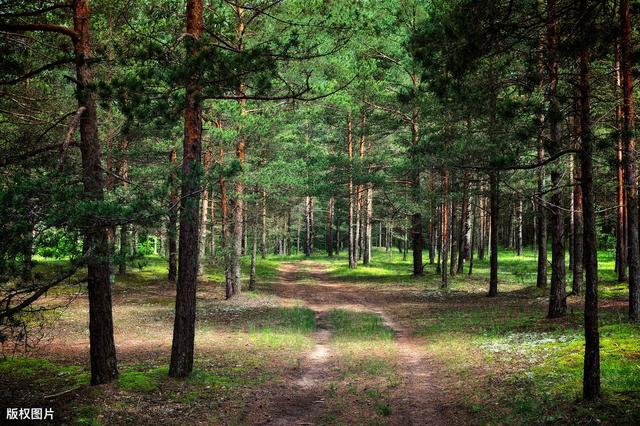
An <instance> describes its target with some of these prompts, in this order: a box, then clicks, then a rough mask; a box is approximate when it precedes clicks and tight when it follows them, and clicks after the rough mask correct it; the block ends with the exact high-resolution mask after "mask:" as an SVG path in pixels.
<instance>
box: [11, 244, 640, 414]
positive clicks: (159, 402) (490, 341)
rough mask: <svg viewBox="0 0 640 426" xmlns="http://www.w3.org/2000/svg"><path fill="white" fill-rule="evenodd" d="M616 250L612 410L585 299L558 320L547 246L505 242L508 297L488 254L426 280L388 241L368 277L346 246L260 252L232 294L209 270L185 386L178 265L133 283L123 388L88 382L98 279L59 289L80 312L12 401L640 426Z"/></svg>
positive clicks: (126, 279)
mask: <svg viewBox="0 0 640 426" xmlns="http://www.w3.org/2000/svg"><path fill="white" fill-rule="evenodd" d="M600 257H601V259H600V265H601V285H600V295H601V300H600V302H601V303H600V305H601V312H600V318H601V321H600V323H601V341H602V342H601V343H602V352H601V353H602V382H603V392H604V397H603V398H602V400H600V401H599V402H597V403H595V404H584V403H581V402H580V401H579V395H580V380H581V365H582V364H581V361H582V348H583V346H582V345H583V344H584V343H583V342H584V340H583V338H582V331H581V327H582V326H581V321H582V313H581V306H582V303H583V302H582V299H581V298H580V297H579V296H571V297H570V298H569V300H568V303H569V312H568V315H567V316H566V317H564V318H562V319H559V320H546V319H545V313H546V292H545V291H544V290H540V289H536V288H535V285H532V283H533V281H534V280H535V255H534V254H533V253H529V252H527V253H525V254H524V255H523V256H515V255H514V254H512V253H510V252H507V251H505V252H501V253H500V265H501V270H500V286H499V289H500V294H499V296H498V297H497V298H495V299H489V298H487V297H485V293H486V287H487V274H488V266H487V264H486V261H477V262H476V265H475V267H474V274H473V276H468V275H467V274H458V275H456V276H454V277H452V279H451V284H450V287H449V288H448V289H446V290H442V289H440V288H439V284H440V281H439V278H438V276H437V275H436V274H435V273H434V272H433V266H429V267H428V268H427V269H428V271H427V273H426V275H425V276H424V277H412V276H411V275H410V260H408V261H407V260H402V257H401V255H399V254H398V253H384V252H383V251H376V252H375V253H374V261H373V262H372V265H371V266H369V267H363V266H359V267H358V268H357V269H355V270H351V269H349V268H347V267H346V259H345V258H344V257H343V256H340V257H337V258H326V257H325V256H322V255H320V254H319V255H317V256H314V257H312V258H311V259H304V258H302V257H295V256H294V257H291V258H287V257H269V258H268V259H260V260H259V262H258V278H259V280H258V287H257V289H256V290H255V291H251V292H245V293H243V295H242V296H241V297H239V298H236V299H233V300H230V301H226V300H224V297H223V296H224V294H223V291H224V289H223V286H222V284H221V283H222V279H221V278H222V277H221V275H220V274H221V271H220V270H219V269H218V268H216V267H215V266H208V267H207V269H206V271H205V272H206V273H205V275H204V276H203V277H202V280H201V281H200V283H199V286H198V307H197V325H196V360H195V370H194V372H193V374H192V375H191V377H190V378H189V379H186V380H176V379H171V378H168V377H167V371H168V362H169V354H170V348H171V337H172V326H173V306H174V298H175V288H174V287H173V286H172V285H170V284H169V283H167V282H166V278H165V274H166V263H165V262H166V261H165V260H164V259H161V258H159V257H150V258H147V259H143V260H140V261H136V262H135V263H134V264H132V265H130V270H129V272H128V273H127V274H126V275H124V276H118V277H117V280H116V285H115V287H114V291H113V303H114V326H115V338H116V345H117V350H118V360H119V369H120V377H119V379H118V380H117V381H116V382H114V383H113V384H110V385H106V386H98V387H91V386H89V385H88V379H89V374H88V334H87V310H88V306H87V301H86V296H84V295H83V294H82V293H83V292H84V289H80V290H79V291H80V295H79V297H78V289H77V288H71V287H62V288H59V289H57V290H56V291H55V292H52V293H51V294H49V295H48V297H47V298H46V299H45V301H43V303H46V304H48V305H54V304H65V305H67V306H66V307H65V308H64V309H59V310H56V311H55V312H52V313H51V316H50V318H49V321H48V323H47V324H46V325H45V326H44V327H43V328H42V330H41V331H42V333H43V337H44V338H43V340H42V341H41V342H40V344H39V345H38V346H37V348H36V349H34V350H31V351H29V352H28V353H23V352H21V351H18V353H17V354H16V356H15V357H7V358H6V359H3V360H0V409H2V412H3V413H4V411H5V408H6V407H50V408H53V409H54V411H55V416H56V417H55V421H54V422H53V424H61V423H63V424H91V425H112V424H114V425H120V424H156V425H157V424H170V425H171V424H175V425H184V424H229V425H236V424H238V425H240V424H274V425H277V424H280V425H284V424H287V425H288V424H318V425H319V424H327V425H328V424H403V425H404V424H435V425H438V424H454V425H455V424H544V423H560V424H576V423H577V424H600V423H604V424H638V423H640V421H639V420H640V374H639V373H638V371H640V327H638V326H637V325H632V324H629V323H627V322H626V321H625V315H626V303H625V297H626V286H625V285H624V284H618V283H616V282H615V280H614V279H613V273H612V271H610V270H609V269H611V263H612V262H611V259H610V257H611V256H610V254H608V253H606V252H603V253H601V256H600ZM244 260H245V261H246V259H244ZM244 266H245V267H246V266H247V265H246V264H245V265H244ZM40 267H41V268H43V270H44V269H46V268H50V267H52V265H51V264H47V262H41V266H40ZM6 349H7V348H6V347H5V350H6Z"/></svg>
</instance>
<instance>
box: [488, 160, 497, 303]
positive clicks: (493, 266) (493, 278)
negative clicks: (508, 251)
mask: <svg viewBox="0 0 640 426" xmlns="http://www.w3.org/2000/svg"><path fill="white" fill-rule="evenodd" d="M499 191H500V189H499V187H498V173H497V172H491V173H490V174H489V192H490V193H491V196H490V198H491V200H490V201H491V218H490V220H491V228H490V232H491V234H490V236H489V246H490V251H491V253H490V259H489V297H495V296H497V295H498V222H499V217H500V211H499V209H500V199H499V193H500V192H499Z"/></svg>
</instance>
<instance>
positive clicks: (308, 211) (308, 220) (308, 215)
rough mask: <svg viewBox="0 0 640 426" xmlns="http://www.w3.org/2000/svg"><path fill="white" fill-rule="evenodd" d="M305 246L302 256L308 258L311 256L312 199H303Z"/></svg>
mask: <svg viewBox="0 0 640 426" xmlns="http://www.w3.org/2000/svg"><path fill="white" fill-rule="evenodd" d="M304 217H305V236H306V238H305V244H304V254H305V256H307V257H309V256H311V255H312V254H313V197H311V196H307V197H306V199H305V216H304Z"/></svg>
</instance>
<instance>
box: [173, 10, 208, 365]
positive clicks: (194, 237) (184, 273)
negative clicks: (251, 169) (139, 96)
mask: <svg viewBox="0 0 640 426" xmlns="http://www.w3.org/2000/svg"><path fill="white" fill-rule="evenodd" d="M203 26H204V24H203V18H202V0H187V34H189V35H190V37H187V38H186V45H187V55H189V56H191V57H195V56H197V55H198V51H197V47H196V43H195V41H197V40H198V39H200V36H201V35H202V31H203ZM200 91H201V88H200V87H199V85H198V76H197V75H193V76H192V77H191V78H190V79H189V82H188V83H187V86H186V95H185V96H186V99H185V109H184V144H183V157H182V189H181V206H180V234H179V238H180V251H179V253H178V257H179V260H178V285H177V291H176V308H175V322H174V325H173V343H172V346H171V363H170V365H169V376H171V377H186V376H188V375H189V373H191V370H192V369H193V349H194V338H195V321H196V277H197V275H198V230H199V225H200V224H199V220H200V218H199V215H198V207H199V204H200V193H199V189H200V173H199V172H198V168H199V165H200V155H201V150H202V100H201V98H200Z"/></svg>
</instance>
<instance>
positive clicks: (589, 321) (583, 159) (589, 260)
mask: <svg viewBox="0 0 640 426" xmlns="http://www.w3.org/2000/svg"><path fill="white" fill-rule="evenodd" d="M626 1H627V0H621V7H620V11H621V15H622V17H623V19H624V14H625V11H624V8H625V3H626ZM580 5H581V12H582V13H581V15H582V16H583V17H584V18H585V19H589V16H588V15H587V13H588V12H587V9H588V8H587V0H581V1H580ZM626 13H628V9H627V12H626ZM627 16H628V15H627ZM579 28H584V25H580V26H579ZM585 32H586V30H585ZM579 62H580V84H579V87H580V97H581V102H580V103H581V119H580V121H581V136H582V138H581V139H582V149H581V150H580V167H581V171H582V178H581V185H582V214H583V225H584V234H583V240H584V253H583V263H584V271H585V301H584V334H585V349H584V375H583V382H582V383H583V386H582V389H583V397H584V399H586V400H593V399H596V398H598V397H599V396H600V335H599V332H598V257H597V247H596V223H595V212H594V201H593V161H592V157H593V135H592V132H591V99H590V97H591V93H590V91H591V89H590V84H589V52H588V51H587V50H586V49H584V50H583V51H582V52H581V54H580V61H579Z"/></svg>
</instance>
